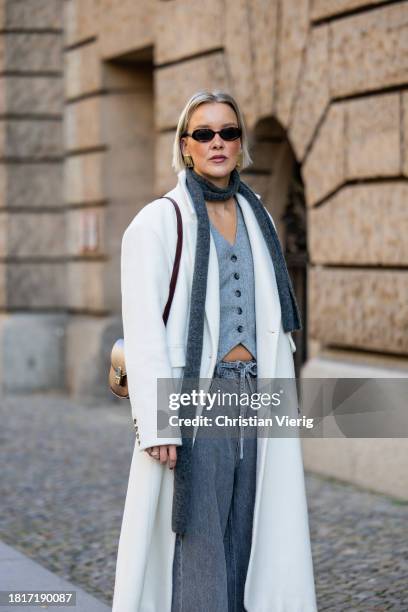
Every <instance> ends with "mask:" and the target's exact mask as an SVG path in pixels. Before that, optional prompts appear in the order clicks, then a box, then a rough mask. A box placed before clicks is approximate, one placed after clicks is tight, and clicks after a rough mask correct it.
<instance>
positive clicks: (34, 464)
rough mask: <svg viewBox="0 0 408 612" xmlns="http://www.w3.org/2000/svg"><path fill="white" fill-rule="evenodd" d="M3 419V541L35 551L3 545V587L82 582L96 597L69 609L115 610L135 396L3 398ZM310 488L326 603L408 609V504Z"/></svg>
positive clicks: (338, 611)
mask: <svg viewBox="0 0 408 612" xmlns="http://www.w3.org/2000/svg"><path fill="white" fill-rule="evenodd" d="M0 422H1V428H0V465H1V466H2V469H1V474H0V499H1V502H0V503H1V511H0V542H1V541H3V542H4V543H5V544H8V545H9V546H11V547H14V546H18V549H19V550H20V551H23V553H24V554H25V555H28V558H27V557H24V555H21V554H20V553H16V551H15V550H14V549H13V548H9V546H3V547H1V548H0V574H1V576H2V578H1V589H2V590H6V589H11V588H16V589H24V590H27V589H29V588H32V589H33V590H34V587H35V590H36V591H38V590H39V589H41V588H44V589H46V590H50V589H52V590H58V589H60V588H61V587H60V586H59V585H64V586H63V588H64V589H65V588H68V586H67V585H70V590H76V591H77V593H78V600H79V602H80V603H81V606H82V599H81V598H82V597H83V598H84V601H85V598H87V599H86V606H85V607H80V608H78V607H77V608H72V607H67V612H69V610H73V611H75V612H77V610H81V611H82V610H84V612H85V608H86V612H93V611H94V610H101V611H103V610H108V609H110V607H111V605H112V603H111V602H112V596H113V587H114V577H115V566H116V555H117V546H118V540H119V533H120V526H121V521H122V513H123V507H124V502H125V496H126V488H127V483H128V476H129V469H130V461H131V457H132V452H133V448H134V445H135V433H134V428H133V423H132V420H131V416H130V412H129V404H128V402H127V401H124V400H117V402H111V403H109V402H105V401H95V402H92V403H90V402H84V401H81V404H79V403H76V402H74V401H73V400H72V399H71V398H69V397H67V396H64V395H63V394H51V393H49V394H31V395H30V396H17V395H13V396H12V397H0ZM306 489H307V498H308V505H309V522H310V529H311V542H312V553H313V561H314V570H315V580H316V591H317V599H318V610H319V612H389V611H391V612H402V611H406V610H408V591H407V584H408V554H407V549H408V536H407V524H408V503H407V502H405V503H404V502H401V501H398V500H394V499H392V498H389V497H387V496H385V495H379V494H377V493H373V492H370V491H364V490H361V489H359V488H358V487H356V486H353V485H350V484H346V483H341V482H338V481H336V480H334V479H327V478H322V477H319V476H318V475H316V474H310V473H308V474H306ZM135 545H137V543H136V544H135ZM271 554H273V551H271ZM31 559H35V561H36V562H37V563H35V562H34V561H31ZM38 564H39V565H38ZM45 568H47V569H45ZM37 571H38V572H39V573H38V574H37V573H36V572H37ZM40 572H41V573H40ZM59 576H62V577H64V578H65V580H63V579H61V578H58V577H59ZM9 578H10V581H9ZM51 579H52V581H51ZM71 585H75V586H71ZM87 593H89V594H92V596H93V597H90V595H87ZM88 601H89V602H92V607H91V603H89V604H88ZM100 602H101V603H100ZM94 606H97V607H94ZM20 608H21V610H27V609H29V608H28V607H23V606H20ZM20 608H17V607H9V606H0V612H15V611H16V610H19V609H20ZM30 609H31V608H30ZM32 609H33V610H41V609H44V608H41V607H39V606H38V607H34V606H33V607H32ZM47 609H48V610H50V612H52V610H53V608H52V607H49V608H47ZM56 609H58V610H60V609H61V606H59V607H58V608H56Z"/></svg>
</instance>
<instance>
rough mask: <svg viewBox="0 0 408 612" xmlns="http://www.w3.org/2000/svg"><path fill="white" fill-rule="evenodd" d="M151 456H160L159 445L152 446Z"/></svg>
mask: <svg viewBox="0 0 408 612" xmlns="http://www.w3.org/2000/svg"><path fill="white" fill-rule="evenodd" d="M151 456H152V457H153V459H159V458H160V447H159V446H152V452H151Z"/></svg>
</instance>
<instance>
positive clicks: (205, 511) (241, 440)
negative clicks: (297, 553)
mask: <svg viewBox="0 0 408 612" xmlns="http://www.w3.org/2000/svg"><path fill="white" fill-rule="evenodd" d="M256 377H257V364H256V360H255V359H252V360H251V361H230V362H223V361H220V362H218V364H217V366H216V368H215V372H214V376H213V380H212V381H211V386H210V389H209V391H208V392H209V393H215V392H217V391H222V392H224V393H226V394H231V393H235V394H237V395H236V396H235V397H240V394H242V393H244V394H247V397H250V396H251V393H254V392H256V386H257V381H256ZM241 398H242V396H241ZM221 404H222V405H221ZM226 404H228V402H227V401H217V402H216V403H215V404H214V406H213V408H212V409H211V410H210V411H209V412H206V414H211V416H212V418H213V419H214V417H215V416H216V415H219V414H221V415H222V416H230V417H238V416H239V415H241V416H250V415H251V416H253V414H254V411H253V410H251V408H250V407H249V406H248V405H247V404H245V405H243V404H244V402H242V399H241V401H239V400H238V401H235V403H234V402H231V403H230V405H226ZM203 412H204V409H203ZM214 429H215V431H214ZM256 431H257V429H256V426H253V425H249V426H248V425H247V426H242V425H240V424H239V423H237V424H234V425H233V426H230V427H226V428H224V427H218V426H215V425H214V426H213V427H212V428H211V431H210V430H208V428H207V427H205V426H200V427H199V428H198V430H197V435H196V439H195V442H194V446H193V454H192V476H193V478H192V483H193V484H192V513H191V522H190V523H189V526H188V530H187V532H186V533H185V534H184V535H183V536H180V534H177V535H176V544H175V550H174V561H173V597H172V608H171V611H172V612H192V611H193V610H194V612H244V611H245V608H244V588H245V579H246V573H247V569H248V563H249V557H250V552H251V539H252V523H253V510H254V501H255V490H256V457H257V436H256Z"/></svg>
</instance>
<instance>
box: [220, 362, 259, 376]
mask: <svg viewBox="0 0 408 612" xmlns="http://www.w3.org/2000/svg"><path fill="white" fill-rule="evenodd" d="M223 370H229V371H230V372H231V373H236V374H237V375H238V376H240V377H242V376H245V375H246V374H252V375H253V376H256V375H257V372H258V368H257V361H256V359H250V360H248V361H242V360H241V359H237V360H236V361H219V362H218V363H217V365H216V367H215V371H214V375H217V374H221V373H222V371H223Z"/></svg>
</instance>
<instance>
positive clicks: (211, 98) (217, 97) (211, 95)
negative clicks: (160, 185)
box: [171, 89, 252, 173]
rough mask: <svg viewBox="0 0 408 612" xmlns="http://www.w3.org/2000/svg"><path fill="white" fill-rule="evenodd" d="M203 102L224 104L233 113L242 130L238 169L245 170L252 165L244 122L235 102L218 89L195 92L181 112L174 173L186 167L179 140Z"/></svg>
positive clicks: (177, 131) (173, 161) (174, 149)
mask: <svg viewBox="0 0 408 612" xmlns="http://www.w3.org/2000/svg"><path fill="white" fill-rule="evenodd" d="M205 102H224V103H225V104H229V105H230V106H231V108H232V109H233V110H234V111H235V114H236V116H237V120H238V126H239V127H240V128H241V130H242V135H241V146H242V165H241V168H240V169H243V168H246V167H247V166H249V165H250V164H252V159H251V157H250V155H249V150H248V135H247V131H246V127H245V121H244V117H243V114H242V113H241V110H240V108H239V106H238V103H237V102H236V100H235V99H234V98H233V97H232V96H231V95H230V94H229V93H227V92H225V91H221V90H219V89H217V90H214V91H208V90H207V89H203V90H200V91H197V92H196V93H195V94H193V95H192V96H191V98H190V99H189V100H188V102H187V104H186V105H185V107H184V108H183V110H182V111H181V114H180V117H179V120H178V124H177V130H176V135H175V138H174V143H173V159H172V164H171V165H172V167H173V168H174V170H175V171H176V173H178V172H180V170H183V168H185V167H186V165H185V163H184V160H183V154H182V151H181V138H182V134H183V133H184V132H186V131H187V126H188V122H189V121H190V119H191V116H192V114H193V113H194V111H195V110H196V108H198V106H200V104H204V103H205Z"/></svg>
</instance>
